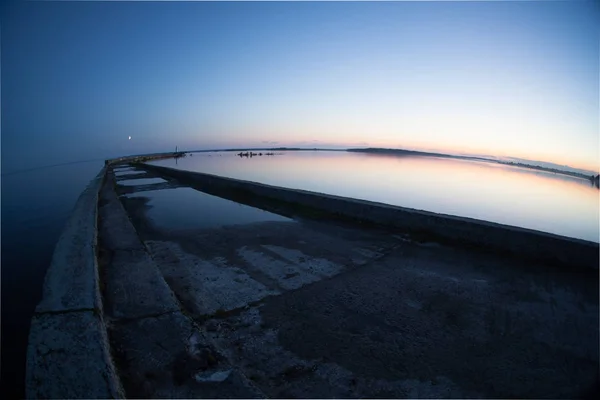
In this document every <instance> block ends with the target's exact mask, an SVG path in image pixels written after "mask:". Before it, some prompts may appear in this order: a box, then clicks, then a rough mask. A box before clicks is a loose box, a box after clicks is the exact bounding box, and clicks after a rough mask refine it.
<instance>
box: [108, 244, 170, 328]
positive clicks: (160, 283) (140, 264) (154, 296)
mask: <svg viewBox="0 0 600 400" xmlns="http://www.w3.org/2000/svg"><path fill="white" fill-rule="evenodd" d="M105 276H106V282H105V285H106V289H105V293H104V296H105V301H106V304H105V312H106V314H107V315H109V316H110V317H112V318H116V319H119V318H127V319H129V318H140V317H143V316H149V315H157V314H161V313H165V312H169V311H175V310H179V306H178V305H177V299H176V298H175V296H174V295H173V292H172V291H171V289H169V287H168V286H167V284H166V282H165V280H164V278H163V277H162V275H161V274H160V272H159V270H158V268H157V266H156V264H155V262H154V260H152V258H150V256H149V255H148V253H146V251H145V250H131V251H128V250H117V251H115V252H114V253H113V254H112V259H111V261H110V268H107V271H106V275H105Z"/></svg>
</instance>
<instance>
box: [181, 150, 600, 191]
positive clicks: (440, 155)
mask: <svg viewBox="0 0 600 400" xmlns="http://www.w3.org/2000/svg"><path fill="white" fill-rule="evenodd" d="M233 151H337V152H342V151H345V152H352V153H369V154H387V155H398V156H401V155H407V156H418V157H438V158H453V159H458V160H467V161H480V162H490V163H496V164H501V165H508V166H513V167H519V168H525V169H532V170H536V171H544V172H551V173H555V174H561V175H568V176H573V177H576V178H581V179H585V180H588V181H591V182H592V183H595V184H596V186H598V183H597V182H598V175H594V174H593V173H592V174H584V173H579V172H571V171H565V170H561V169H556V168H549V167H542V166H539V165H534V164H526V163H519V162H512V161H502V160H495V159H493V158H485V157H476V156H456V155H451V154H445V153H432V152H426V151H415V150H405V149H388V148H380V147H368V148H349V149H322V148H317V147H315V148H300V147H255V148H236V149H219V150H194V151H189V153H213V152H233Z"/></svg>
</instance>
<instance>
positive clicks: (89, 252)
mask: <svg viewBox="0 0 600 400" xmlns="http://www.w3.org/2000/svg"><path fill="white" fill-rule="evenodd" d="M105 173H106V168H103V169H102V171H101V172H100V173H99V174H98V176H96V178H94V179H93V180H92V181H91V182H90V183H89V185H88V186H87V188H86V189H85V190H84V191H83V193H82V194H81V195H80V196H79V199H78V200H77V202H76V204H75V207H74V209H73V212H72V214H71V216H70V218H69V220H68V221H67V224H66V226H65V228H64V230H63V232H62V234H61V236H60V238H59V240H58V242H57V244H56V247H55V249H54V254H53V256H52V261H51V264H50V267H49V269H48V272H47V273H46V278H45V281H44V287H43V298H42V301H41V302H40V304H39V305H38V306H37V308H36V310H35V313H34V316H33V318H32V321H31V329H30V333H29V343H28V348H27V371H26V378H25V379H26V380H25V391H26V396H27V398H122V397H123V391H122V388H121V384H120V382H119V379H118V377H117V375H116V372H115V368H114V365H113V362H112V358H111V354H110V346H109V344H108V338H107V333H106V327H105V324H104V313H103V306H102V298H101V295H100V290H99V277H98V269H97V261H96V260H97V258H96V244H97V216H98V192H99V190H100V188H101V187H102V183H103V181H104V178H105Z"/></svg>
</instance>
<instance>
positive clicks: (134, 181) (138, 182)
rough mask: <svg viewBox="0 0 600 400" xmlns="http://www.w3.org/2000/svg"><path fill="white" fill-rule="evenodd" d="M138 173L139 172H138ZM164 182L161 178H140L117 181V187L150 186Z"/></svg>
mask: <svg viewBox="0 0 600 400" xmlns="http://www.w3.org/2000/svg"><path fill="white" fill-rule="evenodd" d="M138 173H139V172H138ZM165 182H166V180H164V179H162V178H140V179H126V180H124V181H119V182H118V184H119V185H123V186H139V185H152V184H155V183H165Z"/></svg>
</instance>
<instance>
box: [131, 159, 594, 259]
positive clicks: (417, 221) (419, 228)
mask: <svg viewBox="0 0 600 400" xmlns="http://www.w3.org/2000/svg"><path fill="white" fill-rule="evenodd" d="M142 166H143V168H145V169H148V170H150V171H153V172H155V173H158V174H160V175H165V176H169V177H172V178H175V179H177V180H179V181H180V182H182V183H185V184H188V185H190V186H193V187H196V188H198V189H200V190H205V191H209V192H210V191H212V192H213V193H215V191H219V190H221V191H223V192H227V191H230V192H235V193H237V194H238V195H239V194H242V195H245V196H260V197H266V198H270V199H274V200H276V201H280V202H284V203H288V204H290V205H300V206H303V207H309V208H312V209H315V210H319V211H322V212H325V213H328V214H331V215H334V216H337V217H342V218H347V219H352V220H359V221H365V222H369V223H374V224H377V225H381V226H387V227H390V228H394V229H398V230H399V231H402V232H405V233H413V234H419V235H426V236H428V237H431V238H432V239H434V240H441V241H446V242H450V243H454V244H458V245H466V246H475V247H480V248H483V249H486V250H492V251H497V252H500V253H503V254H507V253H508V254H511V255H514V256H517V257H521V258H527V259H532V260H537V261H542V262H548V263H550V264H559V265H563V266H568V267H573V268H585V269H589V268H592V269H598V260H599V251H600V248H599V245H598V243H594V242H590V241H585V240H579V239H573V238H568V237H564V236H559V235H554V234H550V233H544V232H539V231H535V230H530V229H525V228H519V227H514V226H508V225H502V224H497V223H493V222H487V221H482V220H477V219H471V218H464V217H457V216H451V215H445V214H436V213H433V212H427V211H420V210H415V209H410V208H404V207H398V206H392V205H387V204H382V203H376V202H371V201H365V200H357V199H352V198H346V197H340V196H334V195H328V194H322V193H315V192H310V191H306V190H298V189H288V188H282V187H277V186H270V185H265V184H262V183H257V182H250V181H244V180H239V179H233V178H225V177H221V176H216V175H211V174H205V173H199V172H191V171H184V170H177V169H173V168H167V167H161V166H155V165H149V164H142Z"/></svg>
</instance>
